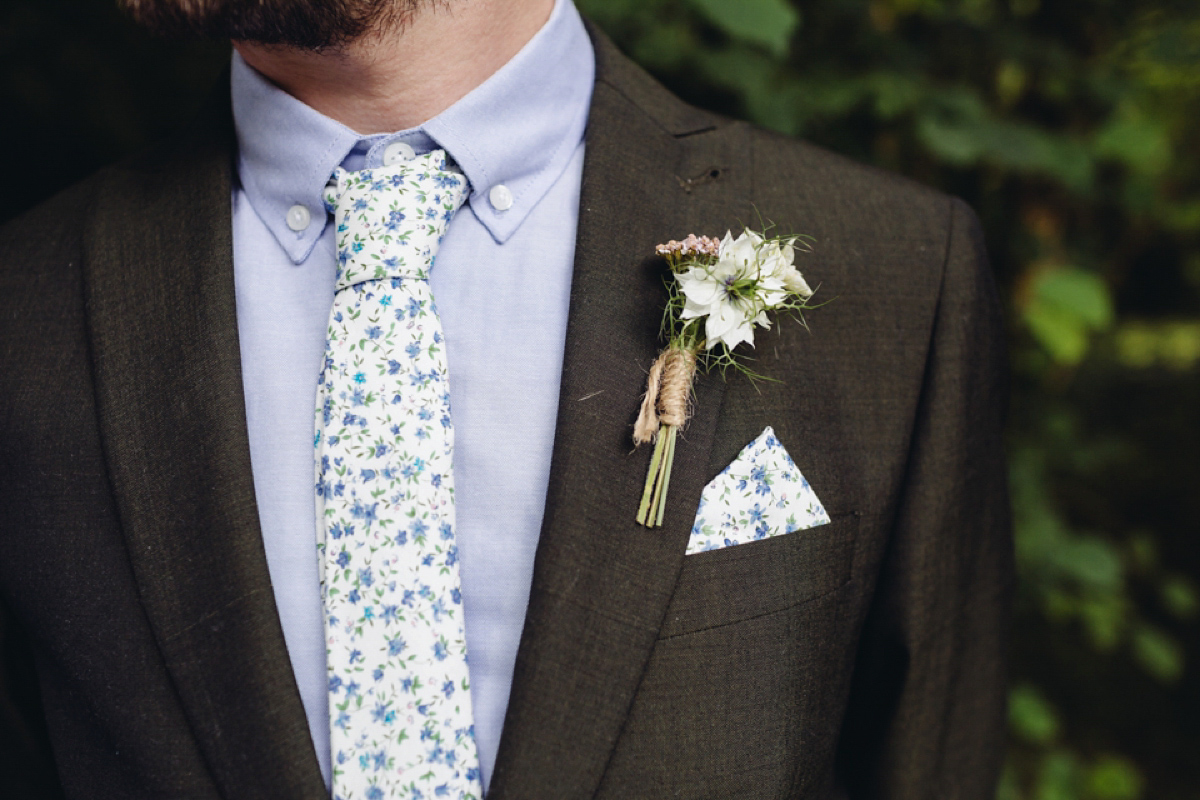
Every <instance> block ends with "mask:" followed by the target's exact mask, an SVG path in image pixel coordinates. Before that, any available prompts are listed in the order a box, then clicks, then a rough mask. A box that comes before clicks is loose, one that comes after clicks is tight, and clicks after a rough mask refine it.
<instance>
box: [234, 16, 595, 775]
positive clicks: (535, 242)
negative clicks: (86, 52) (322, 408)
mask: <svg viewBox="0 0 1200 800" xmlns="http://www.w3.org/2000/svg"><path fill="white" fill-rule="evenodd" d="M453 57H454V48H449V49H448V50H447V58H453ZM594 72H595V62H594V55H593V52H592V45H591V41H590V39H589V38H588V35H587V32H586V30H585V29H584V27H583V23H582V21H581V20H580V18H579V14H578V12H577V11H576V10H575V7H574V6H573V5H572V4H571V2H570V0H558V2H557V3H556V5H555V7H554V11H553V13H552V14H551V16H550V19H549V20H548V21H547V22H546V24H545V26H544V27H543V28H542V29H541V30H540V31H539V32H538V33H537V34H536V35H535V36H534V37H533V39H532V40H530V41H529V43H528V44H527V45H526V46H525V47H524V48H523V49H522V50H521V51H520V52H519V53H518V54H517V55H516V56H514V57H513V59H512V60H511V61H509V62H508V63H507V64H506V65H504V66H503V67H502V68H501V69H500V70H499V71H498V72H496V73H495V74H494V75H492V77H490V78H489V79H488V80H487V81H486V82H484V83H483V84H482V85H480V86H478V87H477V88H476V89H474V90H473V91H472V92H471V93H470V94H468V95H467V96H466V97H463V98H462V99H461V100H459V101H458V102H457V103H455V104H454V105H453V106H451V107H450V108H448V109H446V110H445V111H443V112H442V113H441V114H439V115H438V116H436V117H435V118H433V119H431V120H429V121H428V122H426V123H425V124H424V125H421V126H420V127H419V128H415V129H412V130H407V131H401V132H399V133H395V134H388V135H383V134H380V135H373V136H361V135H359V134H357V133H355V132H354V131H352V130H350V129H349V128H347V127H345V126H344V125H341V124H340V123H338V122H335V121H334V120H331V119H329V118H328V117H325V116H323V115H322V114H320V113H318V112H317V111H315V110H313V109H312V108H310V107H308V106H306V105H305V104H303V103H301V102H300V101H299V100H296V99H295V98H293V97H291V96H290V95H288V94H287V93H285V92H283V91H281V90H280V89H279V88H277V87H275V86H274V85H273V84H271V83H270V82H269V81H267V80H266V79H265V78H263V77H262V76H261V75H259V74H258V73H257V72H255V71H254V70H253V69H252V68H251V67H249V66H248V65H247V64H246V63H245V62H244V61H243V60H242V59H241V58H240V57H239V56H237V55H236V54H235V55H234V57H233V73H232V91H233V116H234V121H235V125H236V129H237V141H238V162H237V176H238V185H236V186H235V188H234V192H233V259H234V260H233V263H234V276H235V280H236V284H237V317H238V332H239V334H240V336H241V352H242V372H243V382H244V387H245V394H246V414H247V423H248V426H249V435H250V457H251V463H252V466H253V471H254V489H255V493H256V496H257V500H258V509H259V518H260V521H261V524H262V533H263V543H264V545H265V547H266V554H267V563H268V566H269V568H270V572H271V581H272V586H273V589H274V592H275V602H276V605H277V606H278V608H279V617H280V621H281V622H282V624H283V633H284V637H285V638H286V640H287V646H288V653H289V655H290V656H291V660H292V669H293V670H294V671H295V674H296V682H297V684H298V685H299V687H300V696H301V699H302V700H303V702H304V709H305V711H306V712H307V714H308V723H309V729H310V730H311V731H312V738H313V743H314V745H315V746H316V752H317V758H318V759H319V761H320V764H321V771H322V773H323V774H324V776H325V781H326V783H327V784H328V782H329V780H330V767H329V761H330V759H329V717H328V697H327V684H328V679H327V677H326V672H325V643H324V634H323V631H322V611H321V595H320V587H319V585H318V580H317V555H316V519H315V511H314V502H315V499H314V481H315V477H314V464H313V432H314V403H315V397H316V385H317V375H318V373H319V371H320V369H321V364H322V361H323V356H324V351H325V330H326V325H327V323H328V317H329V310H330V306H331V304H332V302H333V282H334V270H335V265H334V232H333V227H332V225H330V224H329V220H328V219H327V217H326V213H325V211H324V209H323V206H322V202H321V190H322V188H323V187H324V186H325V183H326V180H327V179H328V177H329V175H330V173H331V172H332V171H333V169H334V168H335V167H337V166H339V165H341V166H343V167H345V168H347V169H362V168H365V167H373V166H378V165H379V164H380V163H382V161H383V159H384V158H385V153H394V152H395V150H396V149H397V145H396V143H404V144H407V145H408V146H409V147H411V148H413V150H414V151H415V152H416V153H418V154H420V153H424V152H428V151H429V150H432V149H435V148H438V147H441V148H445V150H446V151H447V152H448V153H449V154H450V156H451V157H452V158H453V159H454V160H455V161H456V162H457V163H458V165H459V167H460V168H461V169H462V171H463V173H464V174H465V175H466V177H467V179H468V180H469V181H470V184H471V193H470V197H469V199H468V201H467V203H466V205H464V207H463V208H462V209H460V210H459V212H458V213H457V214H456V215H455V217H454V219H453V220H451V222H450V227H449V230H448V231H447V233H446V236H445V239H444V240H443V242H442V246H441V251H440V252H439V253H438V255H437V258H436V261H435V262H434V268H433V271H432V275H431V279H430V283H431V286H432V289H433V294H434V297H435V298H436V301H437V306H438V310H439V313H440V315H441V320H442V325H443V328H444V332H445V336H446V352H447V358H448V364H449V370H450V402H451V408H452V413H453V417H454V432H455V451H454V482H455V496H456V500H457V516H458V521H457V538H458V547H459V553H460V559H461V560H460V567H461V576H462V593H463V607H464V609H465V621H466V634H467V651H468V657H469V663H470V670H471V699H472V702H473V704H474V711H475V732H476V739H477V741H478V744H479V755H480V761H481V767H482V770H483V776H484V785H485V786H486V785H487V782H488V780H489V779H490V777H491V773H492V767H493V765H494V763H495V760H496V750H497V748H498V746H499V742H500V730H501V726H502V725H503V722H504V714H505V709H506V707H507V705H508V694H509V688H510V686H511V683H512V675H513V668H514V662H515V659H516V653H517V644H518V642H519V640H520V637H521V628H522V626H523V625H524V621H525V608H526V605H527V603H528V600H529V587H530V581H531V579H532V575H533V557H534V551H535V549H536V547H537V541H538V535H539V533H540V529H541V524H542V513H543V505H544V502H545V497H546V486H547V481H548V479H549V473H550V452H551V445H552V443H553V438H554V424H555V416H556V413H557V407H558V390H559V379H560V376H561V371H562V357H563V346H564V338H565V336H566V326H567V305H568V297H569V294H570V286H571V270H572V265H573V260H574V249H575V227H576V221H577V216H578V206H579V186H580V179H581V174H582V170H583V132H584V127H585V125H586V123H587V114H588V106H589V103H590V101H591V93H592V82H593V77H594ZM389 148H390V149H389ZM400 149H403V148H402V147H401V148H400Z"/></svg>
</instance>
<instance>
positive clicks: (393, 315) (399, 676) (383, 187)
mask: <svg viewBox="0 0 1200 800" xmlns="http://www.w3.org/2000/svg"><path fill="white" fill-rule="evenodd" d="M466 188H467V187H466V180H465V179H464V178H463V176H462V175H461V174H458V173H457V172H454V171H452V170H451V169H450V168H449V167H448V166H447V164H446V157H445V153H444V152H443V151H440V150H437V151H434V152H432V153H429V154H427V155H424V156H420V157H418V158H414V159H412V160H411V161H408V162H403V163H400V164H396V165H393V166H388V167H381V168H377V169H366V170H360V171H357V172H347V171H345V170H341V169H338V170H336V171H335V172H334V175H333V178H332V179H331V181H330V185H329V187H328V188H327V189H326V196H325V202H326V206H327V209H328V210H329V211H331V212H332V213H333V214H334V224H335V225H336V229H337V237H336V238H337V282H336V294H335V297H334V302H333V308H332V311H331V312H330V321H329V331H328V339H327V343H326V351H325V364H324V368H323V369H322V371H321V377H320V380H319V382H318V388H317V409H316V435H315V437H314V447H315V449H316V506H317V519H318V524H317V530H318V545H317V546H318V549H319V551H320V560H319V563H320V565H321V588H322V597H323V599H324V610H325V634H326V647H327V651H326V652H327V655H328V671H329V715H330V744H331V749H332V764H333V795H334V798H335V799H336V800H382V798H399V797H404V798H442V797H447V798H456V799H457V800H466V799H468V798H470V799H472V800H478V798H480V797H482V794H483V791H482V786H481V783H480V774H479V755H478V752H477V749H476V745H475V734H474V726H473V721H472V711H471V693H470V683H469V681H468V673H467V650H466V637H465V635H464V631H463V614H462V594H461V591H460V583H459V574H458V550H457V547H456V546H455V538H454V486H453V469H452V452H453V446H454V430H453V427H452V426H451V422H450V396H449V391H448V382H447V376H446V354H445V343H444V341H443V339H442V329H441V323H440V321H439V320H438V316H437V311H436V309H435V307H434V303H433V297H432V295H431V293H430V289H429V283H428V280H427V278H428V276H429V271H430V269H431V268H432V265H433V258H434V255H435V253H436V252H437V249H438V245H439V243H440V241H441V237H442V234H443V233H444V231H445V228H446V224H447V223H448V222H449V220H450V217H451V216H452V215H453V214H454V212H455V210H456V209H458V207H459V206H460V205H461V204H462V202H463V199H464V197H465V194H466Z"/></svg>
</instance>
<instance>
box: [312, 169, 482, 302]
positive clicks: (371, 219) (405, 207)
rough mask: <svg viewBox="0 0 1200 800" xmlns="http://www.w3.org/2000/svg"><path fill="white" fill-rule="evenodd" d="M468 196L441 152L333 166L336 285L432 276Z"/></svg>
mask: <svg viewBox="0 0 1200 800" xmlns="http://www.w3.org/2000/svg"><path fill="white" fill-rule="evenodd" d="M466 196H467V181H466V178H465V177H463V175H462V174H461V173H459V172H457V171H455V170H454V169H453V168H452V167H451V166H450V165H449V161H448V159H447V157H446V152H445V151H444V150H434V151H433V152H431V153H426V154H425V155H422V156H418V157H416V158H414V159H411V160H409V161H402V162H399V163H396V164H392V165H389V166H383V167H375V168H372V169H362V170H355V171H349V170H345V169H342V168H341V167H338V168H337V169H335V170H334V171H333V175H332V176H331V177H330V179H329V183H328V185H327V186H326V187H325V196H324V200H325V208H326V210H328V211H329V212H330V213H332V214H333V215H334V225H335V226H336V227H335V230H336V233H337V235H336V241H337V281H336V284H335V290H336V291H341V290H342V289H348V288H350V287H351V286H354V285H355V284H358V283H362V282H364V281H372V280H384V279H387V278H420V279H422V280H426V279H428V278H429V271H430V269H431V268H432V266H433V258H434V256H435V255H436V254H437V250H438V245H439V244H440V243H441V240H442V236H443V234H444V233H445V231H446V225H447V224H448V223H449V222H450V218H451V217H452V216H454V212H455V211H457V210H458V208H459V206H461V205H462V203H463V200H464V199H465V198H466Z"/></svg>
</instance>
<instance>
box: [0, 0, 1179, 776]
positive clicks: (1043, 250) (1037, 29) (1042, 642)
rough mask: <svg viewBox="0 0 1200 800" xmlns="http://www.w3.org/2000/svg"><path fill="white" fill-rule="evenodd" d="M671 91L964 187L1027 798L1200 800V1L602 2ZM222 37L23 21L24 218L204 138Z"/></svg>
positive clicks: (46, 19)
mask: <svg viewBox="0 0 1200 800" xmlns="http://www.w3.org/2000/svg"><path fill="white" fill-rule="evenodd" d="M578 2H579V5H580V7H581V8H582V10H583V11H584V12H585V13H586V14H588V15H589V16H590V17H591V18H592V19H593V20H595V21H596V22H597V23H598V24H599V25H600V26H601V27H603V28H604V29H605V30H606V31H607V32H608V33H609V34H610V35H611V36H612V37H613V38H614V39H615V40H616V41H617V43H618V44H619V45H620V46H621V47H622V48H623V49H624V50H625V51H626V52H627V53H629V54H630V55H632V56H633V57H634V58H635V59H636V60H637V61H639V62H640V63H641V64H643V65H644V66H645V67H646V68H647V69H649V70H650V71H651V72H652V73H654V74H655V75H656V76H657V77H658V78H659V79H660V80H662V81H663V82H664V83H666V84H667V85H668V86H669V87H670V88H671V89H673V90H674V91H675V92H677V93H678V94H680V95H682V96H683V97H685V98H686V99H688V100H690V101H691V102H693V103H696V104H698V105H701V106H705V107H708V108H712V109H715V110H718V111H721V112H724V113H727V114H730V115H734V116H738V117H743V118H746V119H750V120H753V121H755V122H757V123H759V124H761V125H764V126H766V127H769V128H773V129H776V130H779V131H784V132H786V133H789V134H794V135H797V136H802V137H805V138H807V139H809V140H811V141H814V142H817V143H819V144H822V145H824V146H826V147H829V148H831V149H833V150H836V151H839V152H842V153H845V154H847V155H849V156H851V157H853V158H857V159H860V160H863V161H868V162H871V163H874V164H877V165H879V166H881V167H884V168H887V169H891V170H896V171H899V172H902V173H904V174H906V175H909V176H912V177H914V178H916V179H917V180H920V181H923V182H925V183H928V184H931V185H934V186H938V187H941V188H943V189H945V190H946V191H949V192H952V193H954V194H957V195H959V196H961V197H964V198H965V199H966V200H967V201H968V202H970V203H971V204H972V205H973V206H974V207H975V208H976V210H977V211H978V212H979V214H980V216H981V218H982V219H983V222H984V225H985V228H986V230H987V234H988V241H989V248H990V252H991V256H992V260H993V264H994V267H995V270H996V274H997V278H998V280H999V282H1000V285H1001V287H1002V291H1003V293H1004V297H1005V301H1006V307H1007V311H1008V316H1009V323H1010V344H1011V347H1010V352H1011V362H1012V370H1013V377H1014V380H1013V387H1012V403H1011V415H1010V436H1009V455H1010V463H1011V475H1012V487H1013V503H1014V510H1015V518H1016V537H1017V557H1018V565H1019V570H1020V582H1019V595H1018V608H1017V625H1016V628H1015V633H1014V641H1013V649H1014V663H1013V668H1012V685H1011V689H1010V697H1009V699H1010V702H1009V717H1010V723H1009V724H1010V745H1009V754H1008V761H1007V766H1006V769H1005V773H1004V776H1003V779H1002V782H1001V785H1000V787H999V790H998V797H999V798H1001V800H1026V799H1028V800H1075V799H1077V798H1078V799H1079V800H1137V798H1155V799H1157V798H1166V799H1168V800H1176V799H1180V800H1182V799H1183V798H1200V758H1198V757H1197V755H1196V754H1197V752H1200V631H1198V629H1200V625H1197V616H1198V614H1200V595H1198V592H1197V576H1200V539H1198V537H1197V536H1196V533H1197V532H1198V528H1200V524H1198V522H1200V492H1198V491H1197V489H1200V459H1198V458H1197V453H1198V452H1200V424H1197V423H1198V419H1197V417H1198V415H1200V4H1198V3H1196V2H1195V1H1194V0H1188V2H1183V1H1182V0H1179V1H1176V0H1053V1H1052V0H804V1H803V2H801V1H800V0H578ZM226 58H227V50H226V48H225V47H223V46H221V45H216V44H179V43H165V42H156V41H153V40H150V39H148V38H147V37H145V36H144V35H143V34H141V33H140V32H139V31H137V30H136V29H135V28H133V26H131V25H130V24H129V23H128V22H127V21H125V20H124V19H122V18H121V16H120V15H119V14H117V13H116V11H115V10H114V8H113V2H112V0H6V2H5V4H4V6H3V7H2V8H0V64H2V67H0V108H3V109H4V110H5V114H4V119H5V121H4V124H3V125H2V126H0V144H2V145H3V149H2V150H0V152H5V153H7V154H8V158H9V159H11V163H12V165H13V166H14V167H16V166H19V165H24V164H36V165H37V166H38V175H39V180H38V183H37V185H36V186H35V187H33V189H32V190H31V191H27V192H22V193H17V192H14V191H13V190H12V188H11V184H10V189H9V190H8V191H6V192H4V193H2V195H0V220H3V219H7V218H9V217H11V216H13V215H15V214H16V213H18V212H19V211H20V210H22V209H24V208H27V207H29V206H31V205H33V204H34V203H35V202H37V201H38V200H40V199H42V198H44V197H47V196H49V195H50V194H52V193H53V192H55V191H57V190H58V189H60V188H62V187H64V186H66V185H67V184H69V183H70V182H72V181H73V180H75V179H77V178H79V177H81V176H83V175H85V174H87V173H88V172H90V171H92V170H94V169H95V168H97V167H98V166H100V165H102V164H104V163H106V162H108V161H111V160H113V159H115V158H118V157H120V156H122V155H124V154H127V153H129V152H130V151H132V150H134V149H136V148H137V147H139V146H141V145H143V144H145V143H146V142H148V141H150V140H152V139H154V138H156V137H158V136H160V135H162V134H164V133H166V132H168V131H169V130H171V129H173V128H175V127H177V126H179V125H181V124H185V123H186V120H187V119H188V116H189V115H190V114H191V113H193V111H194V109H195V107H196V106H197V104H198V102H199V101H200V99H201V98H202V97H203V96H204V94H205V93H206V92H207V91H208V90H209V88H210V87H211V85H212V83H213V81H214V80H215V79H216V77H217V76H218V75H219V74H220V72H221V70H222V68H223V66H224V63H225V60H226Z"/></svg>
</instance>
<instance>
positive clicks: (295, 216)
mask: <svg viewBox="0 0 1200 800" xmlns="http://www.w3.org/2000/svg"><path fill="white" fill-rule="evenodd" d="M310 222H312V214H311V213H310V212H309V210H308V207H307V206H302V205H300V204H299V203H297V204H296V205H294V206H292V207H291V208H289V209H288V212H287V226H288V227H289V228H291V229H292V230H294V231H295V232H296V233H299V232H300V231H302V230H304V229H305V228H307V227H308V224H309V223H310Z"/></svg>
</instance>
